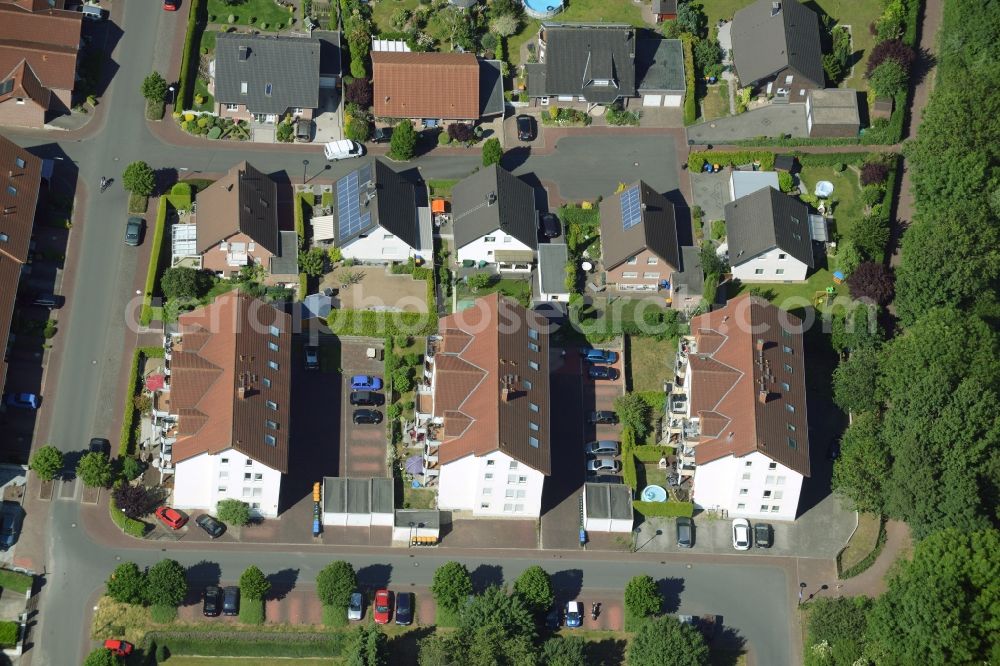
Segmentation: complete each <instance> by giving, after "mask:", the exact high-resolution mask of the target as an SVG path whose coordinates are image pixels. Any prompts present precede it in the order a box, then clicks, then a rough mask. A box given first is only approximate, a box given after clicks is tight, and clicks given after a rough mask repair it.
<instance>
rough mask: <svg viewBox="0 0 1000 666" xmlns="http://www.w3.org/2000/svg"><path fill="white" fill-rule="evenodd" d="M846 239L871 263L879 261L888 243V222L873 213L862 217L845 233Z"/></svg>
mask: <svg viewBox="0 0 1000 666" xmlns="http://www.w3.org/2000/svg"><path fill="white" fill-rule="evenodd" d="M847 235H848V239H849V240H850V241H851V242H852V243H854V246H855V247H856V248H857V249H858V250H860V251H861V253H862V254H863V255H864V256H865V257H866V258H867V259H869V260H871V261H881V260H882V257H883V256H884V255H885V248H886V245H887V244H888V243H889V220H888V219H886V218H885V217H884V216H882V215H876V214H874V213H872V214H869V215H864V216H862V218H861V219H860V220H858V221H857V222H855V224H854V226H853V227H851V229H850V231H848V232H847Z"/></svg>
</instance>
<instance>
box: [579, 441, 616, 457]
mask: <svg viewBox="0 0 1000 666" xmlns="http://www.w3.org/2000/svg"><path fill="white" fill-rule="evenodd" d="M583 450H584V452H586V453H588V454H590V455H592V456H617V455H618V453H619V450H618V442H613V441H611V440H606V439H602V440H601V441H598V442H587V443H586V444H585V445H584V447H583Z"/></svg>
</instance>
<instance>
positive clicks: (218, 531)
mask: <svg viewBox="0 0 1000 666" xmlns="http://www.w3.org/2000/svg"><path fill="white" fill-rule="evenodd" d="M194 522H195V524H196V525H198V527H200V528H201V529H203V530H205V531H206V532H208V536H210V537H212V538H213V539H218V538H219V537H220V536H222V535H223V534H225V532H226V526H225V525H224V524H223V523H222V521H221V520H216V519H215V518H213V517H212V516H210V515H208V514H207V513H203V514H201V515H200V516H198V517H197V518H195V519H194Z"/></svg>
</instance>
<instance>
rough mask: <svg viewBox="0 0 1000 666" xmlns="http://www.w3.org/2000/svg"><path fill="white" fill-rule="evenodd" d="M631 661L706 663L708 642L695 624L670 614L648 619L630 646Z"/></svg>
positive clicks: (632, 664)
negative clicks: (682, 620) (706, 642)
mask: <svg viewBox="0 0 1000 666" xmlns="http://www.w3.org/2000/svg"><path fill="white" fill-rule="evenodd" d="M633 580H635V579H633ZM626 594H627V591H626ZM628 664H629V666H706V665H707V664H708V645H706V644H705V637H704V636H702V635H701V632H699V631H698V630H697V629H696V628H694V626H692V625H690V624H688V623H686V622H681V621H680V620H678V619H677V618H676V617H673V616H672V615H666V616H663V617H658V618H656V619H653V620H650V621H648V622H644V623H643V624H642V626H641V627H639V629H638V631H637V632H636V634H635V636H633V637H632V641H631V642H630V643H629V646H628Z"/></svg>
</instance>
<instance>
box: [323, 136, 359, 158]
mask: <svg viewBox="0 0 1000 666" xmlns="http://www.w3.org/2000/svg"><path fill="white" fill-rule="evenodd" d="M364 154H365V147H364V146H362V145H361V144H360V143H357V142H355V141H351V140H350V139H341V140H340V141H330V142H329V143H327V144H326V145H324V146H323V155H324V156H325V157H326V159H327V160H329V161H331V162H333V161H335V160H347V159H351V158H352V157H361V156H362V155H364Z"/></svg>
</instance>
